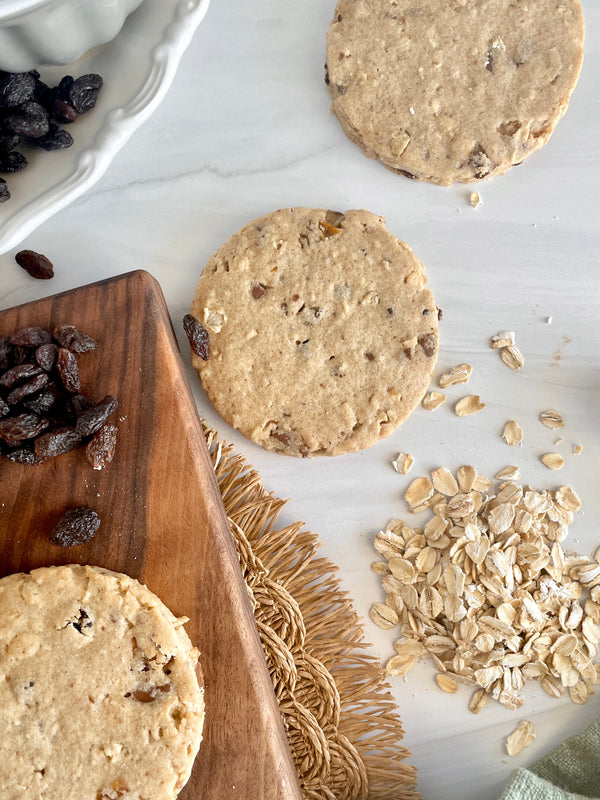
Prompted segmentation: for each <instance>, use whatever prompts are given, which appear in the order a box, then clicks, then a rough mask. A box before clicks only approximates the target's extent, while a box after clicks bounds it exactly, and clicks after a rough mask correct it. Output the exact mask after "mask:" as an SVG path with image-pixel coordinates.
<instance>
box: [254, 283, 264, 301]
mask: <svg viewBox="0 0 600 800" xmlns="http://www.w3.org/2000/svg"><path fill="white" fill-rule="evenodd" d="M266 293H267V287H266V286H265V284H264V283H255V284H254V285H253V287H252V297H253V298H254V299H255V300H260V298H261V297H264V295H265V294H266Z"/></svg>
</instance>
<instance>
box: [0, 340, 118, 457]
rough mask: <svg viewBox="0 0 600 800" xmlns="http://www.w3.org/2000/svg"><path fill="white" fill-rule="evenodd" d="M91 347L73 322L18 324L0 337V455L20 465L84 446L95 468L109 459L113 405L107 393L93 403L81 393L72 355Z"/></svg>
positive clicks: (92, 343) (112, 446) (114, 431)
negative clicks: (51, 325) (50, 328)
mask: <svg viewBox="0 0 600 800" xmlns="http://www.w3.org/2000/svg"><path fill="white" fill-rule="evenodd" d="M95 349H96V342H95V341H94V339H92V338H90V337H89V336H86V335H85V334H84V333H81V332H80V331H79V330H78V329H77V328H75V327H74V326H73V325H60V326H59V327H57V328H55V329H54V330H53V331H52V332H50V331H47V330H45V329H44V328H36V327H31V328H23V330H20V331H17V332H16V333H15V334H13V335H12V336H5V337H3V338H0V454H1V455H3V456H5V457H6V458H8V459H10V460H11V461H15V462H18V463H21V464H40V463H42V462H43V461H45V460H46V459H48V458H53V457H54V456H58V455H61V454H62V453H67V452H69V451H70V450H74V449H76V448H78V447H82V446H84V445H85V446H86V456H87V458H88V461H89V462H90V464H91V465H92V466H93V467H94V468H95V469H101V468H102V467H104V466H105V465H106V464H108V463H110V461H111V460H112V458H113V456H114V452H115V447H116V435H117V429H116V426H115V425H111V424H110V423H108V418H109V417H110V416H111V414H113V412H114V411H115V410H116V409H117V406H118V402H117V400H116V398H114V397H111V396H110V395H107V396H106V397H104V399H102V400H100V402H94V401H93V400H91V399H90V398H89V397H87V396H86V395H84V394H83V393H82V391H81V378H80V375H79V366H78V361H77V356H78V355H79V354H82V353H87V352H89V351H91V350H95Z"/></svg>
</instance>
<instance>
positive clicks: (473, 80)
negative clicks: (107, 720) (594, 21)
mask: <svg viewBox="0 0 600 800" xmlns="http://www.w3.org/2000/svg"><path fill="white" fill-rule="evenodd" d="M583 38H584V21H583V13H582V9H581V5H580V2H579V0H527V2H525V0H393V2H390V0H338V4H337V8H336V11H335V15H334V18H333V21H332V23H331V25H330V27H329V31H328V34H327V65H326V77H325V80H326V83H327V84H328V88H329V92H330V94H331V97H332V99H333V104H332V110H333V111H334V112H335V114H336V115H337V117H338V119H339V121H340V123H341V125H342V127H343V129H344V131H345V132H346V134H347V135H348V136H349V137H350V139H352V140H353V141H354V142H356V144H358V145H359V146H360V147H362V149H363V150H364V151H365V153H366V155H367V156H369V158H377V159H379V160H380V161H382V162H383V164H385V166H386V167H388V168H389V169H391V170H393V171H395V172H400V173H402V174H404V175H407V176H408V177H410V178H416V179H417V180H421V181H431V182H433V183H437V184H441V185H444V186H447V185H450V184H451V183H454V182H461V183H470V182H472V181H477V180H480V179H482V178H486V177H488V176H491V175H500V174H502V173H503V172H505V171H506V170H507V169H509V167H511V166H514V165H516V164H520V163H521V162H522V161H523V159H524V158H526V157H527V156H528V155H530V154H531V153H533V152H534V151H535V150H538V149H539V148H540V147H542V146H543V145H544V144H545V143H546V142H547V141H548V139H549V137H550V134H551V133H552V131H553V130H554V127H555V126H556V124H557V122H558V120H559V119H560V118H561V116H562V115H563V114H564V113H565V111H566V109H567V105H568V102H569V97H570V95H571V92H572V90H573V88H574V86H575V84H576V82H577V78H578V76H579V72H580V69H581V64H582V60H583Z"/></svg>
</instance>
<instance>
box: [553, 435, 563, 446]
mask: <svg viewBox="0 0 600 800" xmlns="http://www.w3.org/2000/svg"><path fill="white" fill-rule="evenodd" d="M563 442H564V439H563V437H562V436H561V437H559V438H558V439H557V440H556V441H555V442H554V444H555V445H556V446H557V447H558V445H559V444H562V443H563Z"/></svg>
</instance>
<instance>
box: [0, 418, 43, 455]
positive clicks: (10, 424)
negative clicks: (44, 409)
mask: <svg viewBox="0 0 600 800" xmlns="http://www.w3.org/2000/svg"><path fill="white" fill-rule="evenodd" d="M49 424H50V423H49V422H48V420H47V419H44V418H43V417H38V416H37V415H36V414H19V415H18V416H16V417H10V419H0V439H2V441H4V442H6V444H7V445H8V446H9V447H18V446H19V445H20V444H21V442H24V441H25V440H26V439H34V438H35V437H36V436H39V435H40V433H41V432H42V431H43V430H45V429H46V428H47V427H48V425H49Z"/></svg>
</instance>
